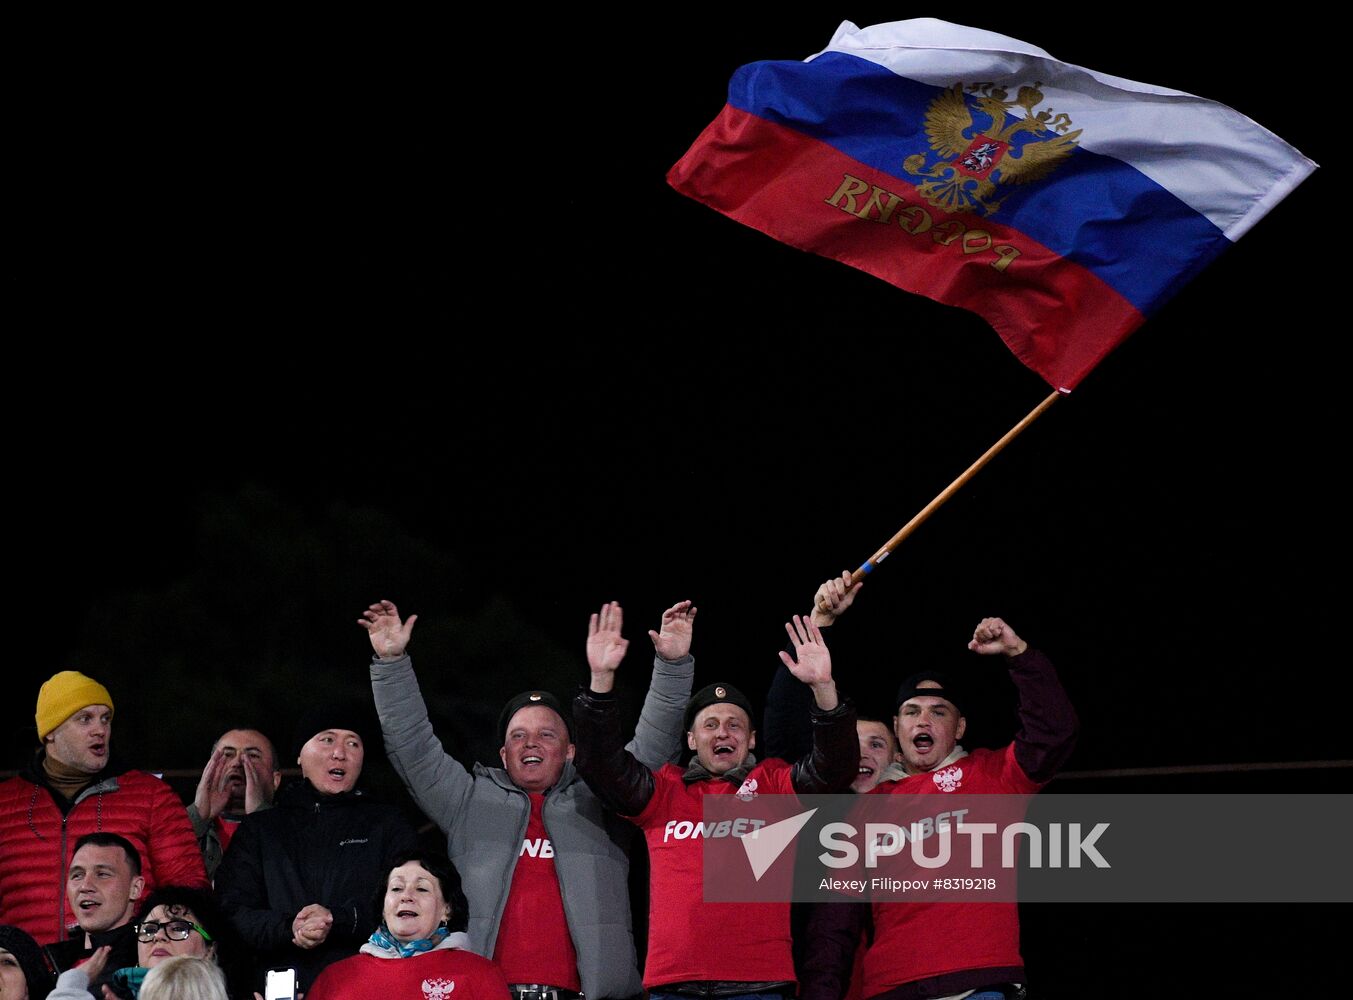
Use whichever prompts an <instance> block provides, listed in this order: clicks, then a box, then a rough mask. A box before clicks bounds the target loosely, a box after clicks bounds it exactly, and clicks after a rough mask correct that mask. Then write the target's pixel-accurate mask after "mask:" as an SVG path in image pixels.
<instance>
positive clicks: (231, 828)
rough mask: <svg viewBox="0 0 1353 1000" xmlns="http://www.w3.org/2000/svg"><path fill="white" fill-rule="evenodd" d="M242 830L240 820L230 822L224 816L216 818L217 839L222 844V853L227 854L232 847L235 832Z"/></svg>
mask: <svg viewBox="0 0 1353 1000" xmlns="http://www.w3.org/2000/svg"><path fill="white" fill-rule="evenodd" d="M239 828H240V824H239V821H238V820H228V819H226V818H225V817H224V816H217V817H216V838H217V839H218V840H220V842H221V853H222V854H224V853H225V852H226V848H227V847H229V846H230V838H231V837H233V836H235V831H236V830H238V829H239Z"/></svg>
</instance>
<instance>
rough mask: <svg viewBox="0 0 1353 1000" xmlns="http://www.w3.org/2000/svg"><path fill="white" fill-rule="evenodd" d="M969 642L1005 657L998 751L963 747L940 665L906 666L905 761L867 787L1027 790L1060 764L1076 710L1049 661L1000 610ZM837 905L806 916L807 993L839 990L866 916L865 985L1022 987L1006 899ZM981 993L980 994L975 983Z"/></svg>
mask: <svg viewBox="0 0 1353 1000" xmlns="http://www.w3.org/2000/svg"><path fill="white" fill-rule="evenodd" d="M968 648H969V649H970V650H971V651H972V652H974V653H978V654H982V655H986V656H1001V657H1003V658H1004V660H1005V665H1006V668H1007V669H1008V670H1009V672H1010V679H1011V680H1012V681H1013V682H1014V685H1015V691H1016V693H1017V695H1018V698H1019V709H1018V711H1019V723H1020V725H1019V730H1018V732H1017V733H1016V735H1015V739H1014V742H1013V743H1010V744H1008V745H1006V746H1005V747H1002V748H1001V749H999V750H987V749H980V748H979V749H976V750H973V751H971V752H969V751H967V750H965V749H963V747H962V746H961V745H960V744H959V742H958V741H959V740H961V739H962V738H963V735H964V733H965V732H966V730H967V719H966V718H965V717H964V715H963V710H962V709H963V703H964V693H963V690H962V689H961V688H960V687H958V686H957V685H956V684H955V682H954V679H953V678H952V677H949V676H947V675H946V674H943V673H941V672H938V671H933V670H932V671H923V672H921V673H918V674H913V675H912V676H910V677H908V678H907V679H906V680H905V681H903V682H902V687H901V689H900V690H899V691H898V693H897V715H896V716H895V717H894V718H893V726H894V731H895V732H896V734H897V739H898V745H899V749H900V753H901V756H902V760H901V762H900V763H898V764H894V765H893V766H892V767H891V768H889V769H888V771H886V772H885V773H884V775H883V780H882V782H881V783H880V784H879V785H878V787H876V788H875V789H874V790H873V791H872V792H871V793H870V794H872V795H903V796H916V795H946V794H952V793H955V792H961V793H963V794H965V795H971V794H976V795H984V794H1007V795H1031V794H1033V793H1034V792H1036V791H1038V790H1039V789H1040V788H1042V787H1043V785H1045V784H1046V783H1047V782H1048V781H1050V780H1051V779H1052V777H1053V775H1055V774H1056V773H1057V771H1058V770H1059V769H1060V768H1061V767H1062V765H1063V764H1064V763H1065V762H1066V759H1067V757H1069V756H1070V754H1071V750H1072V748H1073V747H1074V745H1075V738H1076V732H1077V729H1078V723H1077V720H1076V712H1075V709H1074V708H1072V706H1071V701H1070V699H1068V698H1067V695H1066V692H1065V691H1064V690H1063V689H1062V685H1061V683H1060V682H1059V681H1058V679H1057V672H1056V671H1055V670H1054V669H1053V666H1052V663H1051V662H1049V660H1048V658H1047V657H1046V656H1044V655H1043V654H1042V653H1040V652H1038V651H1037V650H1036V649H1033V648H1032V647H1030V646H1029V644H1028V643H1027V642H1025V641H1024V640H1023V639H1021V638H1020V637H1019V636H1018V635H1017V634H1016V633H1015V630H1014V629H1012V628H1011V627H1010V626H1009V625H1007V624H1006V623H1005V622H1004V621H1002V620H1001V619H999V618H984V619H982V621H981V622H979V623H978V625H977V628H976V629H975V630H974V631H973V637H972V640H971V641H970V642H969V643H968ZM867 905H868V904H852V903H840V904H829V905H823V906H819V907H817V908H816V909H815V911H814V914H813V917H812V919H811V920H810V922H809V928H808V936H807V941H806V947H805V952H806V954H805V958H804V961H803V992H802V997H803V1000H840V998H841V997H843V996H845V995H846V990H847V987H848V984H849V981H850V971H851V964H852V960H853V957H854V953H855V948H856V946H857V944H858V943H859V941H860V939H861V933H862V929H863V928H864V926H865V923H866V921H867V920H868V918H869V917H870V916H872V918H873V935H872V942H871V943H870V944H869V947H868V950H867V951H866V952H865V956H864V970H863V972H864V982H863V990H862V995H863V996H865V997H870V998H875V1000H922V998H927V997H949V996H953V995H955V994H958V995H962V996H965V997H967V996H969V995H970V994H971V998H972V1000H989V998H993V997H1016V996H1022V995H1023V986H1022V984H1023V982H1024V962H1023V959H1022V958H1021V957H1020V950H1019V915H1018V909H1017V906H1016V904H1015V903H1013V902H969V903H953V902H936V903H925V902H921V903H874V904H873V906H872V913H871V912H870V911H869V910H867V909H866V907H867ZM972 991H977V992H972Z"/></svg>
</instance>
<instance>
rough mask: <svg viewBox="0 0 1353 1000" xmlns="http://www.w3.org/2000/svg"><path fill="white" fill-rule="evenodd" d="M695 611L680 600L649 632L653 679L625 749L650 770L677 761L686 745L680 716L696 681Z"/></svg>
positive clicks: (663, 614) (665, 612) (691, 605)
mask: <svg viewBox="0 0 1353 1000" xmlns="http://www.w3.org/2000/svg"><path fill="white" fill-rule="evenodd" d="M695 612H696V608H695V606H694V605H693V604H691V602H690V601H680V602H678V603H676V604H674V605H672V606H671V607H670V608H668V609H667V610H666V611H664V612H663V613H662V621H661V622H659V624H658V631H656V632H655V631H653V630H652V629H650V630H649V632H648V637H649V638H650V639H651V640H653V678H652V681H651V682H650V683H649V685H648V694H647V695H645V696H644V707H643V709H642V710H641V711H640V712H639V723H638V725H636V726H635V727H634V739H632V740H630V742H629V744H628V745H627V746H626V747H625V749H627V750H629V751H630V753H632V754H634V757H635V759H636V760H638V761H639V763H640V764H643V765H644V767H646V768H648V769H649V770H651V771H656V770H658V769H659V768H660V767H662V766H663V765H664V764H668V763H673V764H674V763H676V761H677V759H678V758H679V757H680V756H681V748H682V747H684V746H685V745H686V742H685V740H684V739H683V737H684V736H685V733H684V732H683V731H682V726H681V719H682V716H683V714H684V713H685V711H686V702H688V701H689V700H690V697H691V684H692V682H693V681H694V680H695V658H694V657H692V656H691V639H692V637H693V635H694V632H695Z"/></svg>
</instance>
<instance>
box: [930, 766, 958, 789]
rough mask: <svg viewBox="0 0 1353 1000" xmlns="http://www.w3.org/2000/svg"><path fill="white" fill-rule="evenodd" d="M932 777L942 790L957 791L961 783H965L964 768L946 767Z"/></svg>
mask: <svg viewBox="0 0 1353 1000" xmlns="http://www.w3.org/2000/svg"><path fill="white" fill-rule="evenodd" d="M931 777H932V778H934V779H935V784H936V786H937V787H938V788H939V790H940V791H942V792H952V791H956V790H957V789H958V787H959V785H961V784H963V768H961V767H946V768H945V769H944V770H943V771H936V772H935V773H934V774H933V775H931Z"/></svg>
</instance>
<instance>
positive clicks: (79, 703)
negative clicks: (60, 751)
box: [36, 670, 113, 740]
mask: <svg viewBox="0 0 1353 1000" xmlns="http://www.w3.org/2000/svg"><path fill="white" fill-rule="evenodd" d="M87 705H107V706H108V708H109V709H110V710H111V709H112V707H113V696H112V695H111V694H109V693H108V689H107V688H106V687H104V686H103V685H102V684H100V683H99V682H98V681H96V680H94V679H93V678H92V677H86V676H85V675H84V674H82V673H80V672H79V671H78V670H63V671H61V673H59V674H54V675H53V676H52V677H51V678H50V679H48V681H47V682H46V683H45V684H43V685H42V690H40V691H39V692H38V711H37V716H36V718H37V723H38V739H39V740H42V739H46V738H47V734H48V733H50V732H51V731H52V730H53V729H55V728H56V727H57V726H59V725H61V723H63V722H65V721H66V720H67V719H69V718H70V717H71V716H72V715H74V714H75V713H76V712H78V711H80V709H82V708H84V707H86V706H87Z"/></svg>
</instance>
